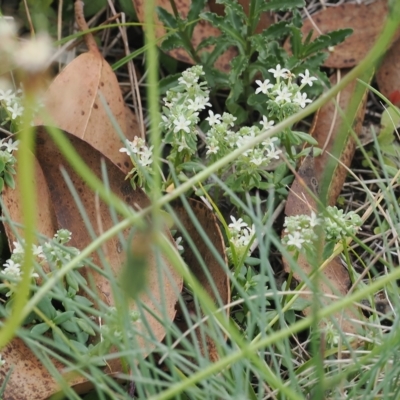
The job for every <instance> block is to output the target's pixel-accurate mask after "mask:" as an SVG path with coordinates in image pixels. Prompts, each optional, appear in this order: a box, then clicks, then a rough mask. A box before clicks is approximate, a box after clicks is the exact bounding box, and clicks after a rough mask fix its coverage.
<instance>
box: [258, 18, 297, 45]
mask: <svg viewBox="0 0 400 400" xmlns="http://www.w3.org/2000/svg"><path fill="white" fill-rule="evenodd" d="M290 32H291V27H290V26H289V22H288V21H280V22H277V23H276V24H273V25H271V26H269V27H268V28H267V29H264V30H263V31H262V33H260V34H259V35H260V36H262V38H263V39H264V40H266V41H271V40H277V39H281V38H283V37H284V36H288V35H289V34H290Z"/></svg>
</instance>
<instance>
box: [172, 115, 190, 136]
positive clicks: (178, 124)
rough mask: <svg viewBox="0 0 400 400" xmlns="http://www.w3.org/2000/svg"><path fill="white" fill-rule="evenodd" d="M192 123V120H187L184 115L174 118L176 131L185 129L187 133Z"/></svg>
mask: <svg viewBox="0 0 400 400" xmlns="http://www.w3.org/2000/svg"><path fill="white" fill-rule="evenodd" d="M190 124H191V122H190V121H189V120H187V119H186V118H185V117H184V116H183V115H180V116H179V119H178V118H175V119H174V125H175V128H174V132H175V133H176V132H179V131H181V130H182V131H185V132H186V133H190V129H189V126H190Z"/></svg>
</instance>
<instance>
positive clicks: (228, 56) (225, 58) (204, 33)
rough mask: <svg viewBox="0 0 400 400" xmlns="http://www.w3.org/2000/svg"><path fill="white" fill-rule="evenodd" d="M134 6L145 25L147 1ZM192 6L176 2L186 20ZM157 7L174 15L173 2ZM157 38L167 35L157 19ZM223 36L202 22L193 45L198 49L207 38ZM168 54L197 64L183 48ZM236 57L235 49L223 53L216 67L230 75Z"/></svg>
mask: <svg viewBox="0 0 400 400" xmlns="http://www.w3.org/2000/svg"><path fill="white" fill-rule="evenodd" d="M132 1H133V5H134V7H135V9H136V13H137V16H138V19H139V21H140V22H141V23H144V20H145V17H144V15H145V1H143V0H132ZM190 4H191V0H182V1H179V2H176V7H177V9H178V12H179V14H180V15H181V17H182V18H186V17H187V15H188V13H189V9H190ZM155 6H156V7H162V8H164V9H166V10H167V11H168V12H169V13H170V14H172V15H173V14H174V13H173V10H172V7H171V2H170V1H169V0H157V1H156V4H155ZM155 24H156V37H157V38H158V39H159V38H162V37H163V36H165V35H166V33H167V32H166V30H165V28H164V27H163V25H162V23H161V22H160V21H159V19H158V18H157V17H156V21H155ZM220 35H221V32H220V30H219V29H217V28H215V27H214V26H212V25H211V24H210V23H209V22H206V21H201V22H200V23H198V24H196V26H195V28H194V31H193V36H192V45H193V47H194V48H195V49H196V48H197V46H198V45H199V44H200V43H201V42H202V41H203V40H204V39H206V38H209V37H213V36H215V37H218V36H220ZM201 51H207V49H204V50H201ZM168 54H169V55H170V56H171V57H173V58H175V59H177V60H179V61H183V62H185V63H188V64H195V62H194V61H193V59H192V58H191V57H190V56H189V54H188V53H187V52H186V51H185V50H184V49H183V48H176V49H172V50H170V51H169V52H168ZM235 56H236V50H234V49H233V48H230V49H228V50H227V51H226V52H225V53H223V54H222V55H221V56H220V57H219V58H218V59H217V61H216V62H215V64H214V67H215V68H217V69H219V70H220V71H223V72H226V73H228V72H229V71H230V69H231V67H230V61H231V60H232V58H233V57H235Z"/></svg>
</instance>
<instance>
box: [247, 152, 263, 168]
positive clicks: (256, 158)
mask: <svg viewBox="0 0 400 400" xmlns="http://www.w3.org/2000/svg"><path fill="white" fill-rule="evenodd" d="M264 160H265V159H264V157H263V156H262V155H260V154H257V155H256V156H254V157H253V158H252V159H251V160H250V162H251V163H252V164H254V165H257V167H258V166H260V165H261V164H262V163H263V161H264Z"/></svg>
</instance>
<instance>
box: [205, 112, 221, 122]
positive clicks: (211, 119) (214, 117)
mask: <svg viewBox="0 0 400 400" xmlns="http://www.w3.org/2000/svg"><path fill="white" fill-rule="evenodd" d="M208 115H209V117H207V118H206V121H208V123H209V124H210V126H213V125H217V124H220V123H221V115H220V114H214V113H213V112H212V111H211V110H208Z"/></svg>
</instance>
